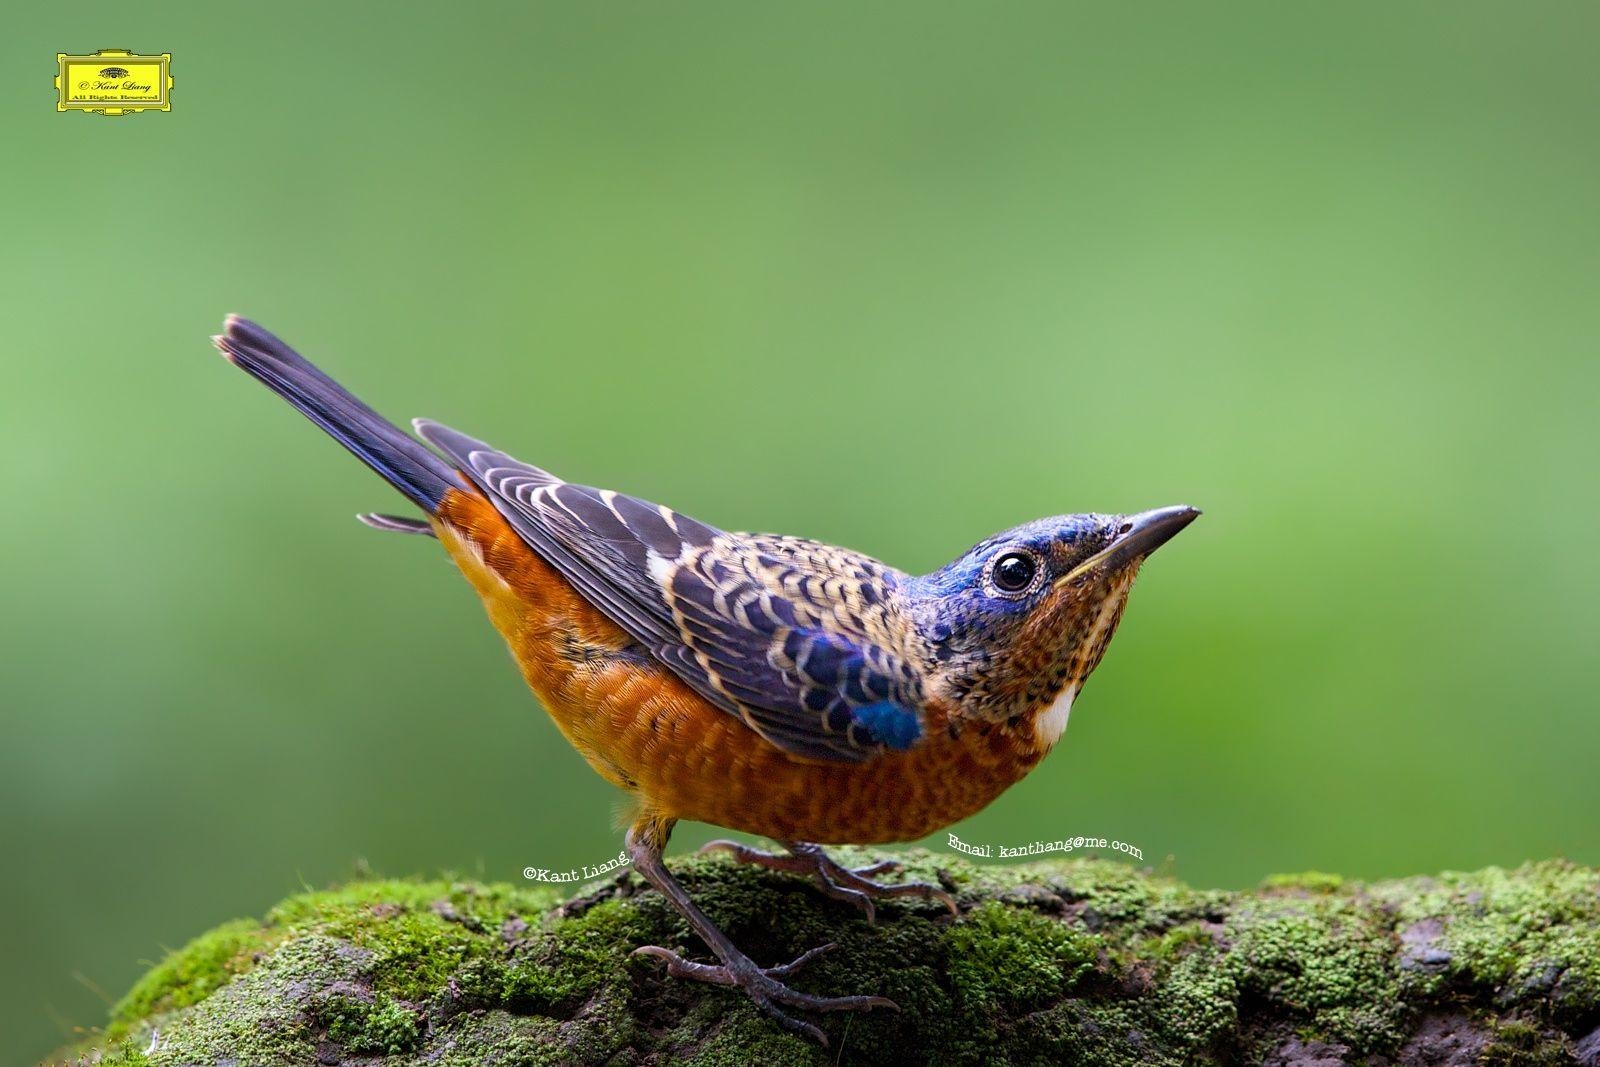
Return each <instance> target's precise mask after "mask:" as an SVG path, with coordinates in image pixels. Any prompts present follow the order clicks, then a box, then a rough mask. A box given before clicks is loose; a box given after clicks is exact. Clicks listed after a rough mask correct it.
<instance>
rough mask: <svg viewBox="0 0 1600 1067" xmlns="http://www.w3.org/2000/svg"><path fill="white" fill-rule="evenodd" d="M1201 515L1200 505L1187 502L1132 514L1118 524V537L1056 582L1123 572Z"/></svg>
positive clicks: (1061, 582) (1063, 583)
mask: <svg viewBox="0 0 1600 1067" xmlns="http://www.w3.org/2000/svg"><path fill="white" fill-rule="evenodd" d="M1199 516H1200V511H1199V509H1198V508H1191V507H1188V506H1187V505H1184V504H1179V505H1177V506H1176V507H1170V508H1156V509H1155V510H1154V511H1141V512H1140V513H1139V514H1137V515H1129V516H1127V517H1126V518H1124V519H1123V520H1122V523H1121V525H1120V526H1118V528H1117V537H1116V540H1114V541H1112V542H1111V544H1109V545H1107V546H1106V547H1105V548H1103V549H1101V550H1100V551H1099V552H1096V553H1095V554H1094V555H1092V556H1090V557H1089V558H1088V559H1086V560H1084V561H1083V562H1082V563H1080V564H1078V565H1077V566H1076V567H1074V568H1072V570H1071V571H1070V572H1068V573H1067V574H1064V575H1062V576H1061V577H1060V578H1058V579H1056V584H1057V585H1065V584H1067V583H1068V582H1071V581H1073V580H1075V579H1077V578H1081V577H1083V576H1084V575H1086V574H1089V573H1091V572H1098V573H1101V574H1107V573H1111V572H1113V571H1119V570H1121V569H1122V568H1123V567H1125V566H1127V565H1128V564H1130V563H1133V562H1134V561H1135V560H1140V559H1143V558H1144V557H1145V556H1148V555H1149V554H1150V553H1152V552H1154V551H1155V550H1156V549H1158V548H1160V547H1161V546H1162V545H1164V544H1166V543H1167V542H1168V541H1170V540H1172V539H1173V538H1174V537H1176V536H1177V533H1178V531H1179V530H1181V529H1183V528H1184V527H1185V526H1187V525H1189V524H1190V523H1191V522H1193V521H1194V520H1195V519H1197V518H1199Z"/></svg>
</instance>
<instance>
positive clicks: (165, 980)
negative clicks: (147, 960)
mask: <svg viewBox="0 0 1600 1067" xmlns="http://www.w3.org/2000/svg"><path fill="white" fill-rule="evenodd" d="M276 940H277V937H276V935H275V933H274V932H273V931H270V930H263V929H262V928H261V925H260V924H259V923H256V922H252V921H250V920H249V919H238V920H235V921H234V922H230V923H224V924H223V925H221V926H219V927H217V928H216V929H215V930H212V931H211V932H210V933H206V934H201V935H200V936H199V937H197V938H195V939H194V940H193V941H191V942H189V943H188V944H187V945H185V946H184V947H183V948H181V949H178V950H177V951H176V952H171V953H168V954H167V956H166V958H165V959H163V960H162V961H161V962H160V963H158V964H156V965H155V966H154V967H152V968H151V969H150V971H149V972H148V973H147V974H146V975H145V976H144V977H143V978H141V979H139V981H138V982H137V983H136V984H135V985H134V987H133V988H132V989H131V990H129V991H128V995H127V996H125V997H123V998H122V1000H121V1001H119V1002H118V1003H117V1005H116V1007H114V1008H113V1009H112V1010H111V1023H110V1025H109V1026H107V1028H106V1036H107V1037H108V1038H110V1039H112V1040H115V1039H117V1038H118V1037H120V1036H121V1035H123V1034H125V1033H127V1031H128V1027H129V1026H130V1025H131V1024H133V1023H136V1022H138V1021H140V1020H141V1019H148V1018H150V1017H151V1016H153V1015H159V1014H162V1013H164V1012H169V1011H174V1010H176V1009H179V1008H186V1007H188V1006H189V1005H191V1004H195V1003H198V1002H199V1001H201V1000H204V999H205V998H206V997H208V996H210V995H211V994H212V993H214V992H216V991H217V990H218V989H220V988H221V987H223V986H225V985H227V984H228V983H229V982H231V981H232V980H233V979H234V977H235V976H236V975H239V974H242V973H243V972H244V971H246V970H249V969H250V967H252V966H253V965H254V960H255V957H256V955H257V954H259V953H261V952H264V951H266V950H267V949H268V948H269V947H270V946H271V945H272V944H273V943H274V942H275V941H276Z"/></svg>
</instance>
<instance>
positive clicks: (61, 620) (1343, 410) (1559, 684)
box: [0, 3, 1600, 1062]
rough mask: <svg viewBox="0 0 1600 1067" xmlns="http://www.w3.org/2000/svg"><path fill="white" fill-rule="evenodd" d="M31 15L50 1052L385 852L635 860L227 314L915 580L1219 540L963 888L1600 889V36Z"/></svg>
mask: <svg viewBox="0 0 1600 1067" xmlns="http://www.w3.org/2000/svg"><path fill="white" fill-rule="evenodd" d="M7 22H8V25H7V31H6V33H5V34H4V36H3V38H0V60H3V62H0V71H3V73H4V79H3V83H0V84H3V88H4V91H3V92H0V116H3V123H4V125H3V129H4V133H5V150H4V151H5V155H6V157H7V161H6V163H5V165H4V167H3V169H0V181H3V182H4V189H3V201H0V202H3V204H4V211H5V217H4V228H3V233H0V239H3V245H0V247H3V252H0V286H3V288H0V292H3V294H4V296H3V298H0V306H3V307H4V309H5V321H4V325H3V333H0V338H3V339H0V361H3V370H4V375H3V379H0V446H3V447H0V487H3V489H4V500H5V507H6V512H7V514H6V519H5V521H4V522H3V523H0V604H3V608H4V615H3V619H4V622H3V625H4V627H5V632H4V652H3V656H0V705H3V724H4V725H3V729H4V734H3V744H0V857H3V860H0V863H3V865H4V868H5V870H6V872H7V873H6V876H5V878H4V879H3V880H0V915H3V916H4V918H3V919H0V931H3V936H4V944H3V951H0V1033H4V1034H5V1035H6V1041H5V1045H6V1055H7V1056H8V1057H13V1056H14V1057H16V1058H17V1059H18V1060H19V1062H20V1061H24V1060H26V1059H28V1058H30V1057H33V1056H39V1055H43V1054H44V1053H45V1052H46V1051H47V1050H48V1049H50V1048H51V1047H52V1046H54V1045H56V1044H58V1043H60V1042H62V1041H63V1040H65V1039H67V1038H69V1037H71V1036H72V1027H73V1026H75V1025H93V1024H95V1023H98V1022H100V1021H101V1020H102V1019H103V1018H104V1013H105V1005H104V1003H102V995H104V996H110V997H115V996H118V995H120V994H121V992H122V991H124V990H125V989H126V988H127V987H128V985H129V984H130V982H131V981H132V980H133V979H134V978H135V976H136V975H137V974H138V973H139V972H140V971H141V970H142V969H143V968H144V967H145V966H146V965H147V961H149V960H152V959H155V958H158V957H159V955H160V954H161V953H162V951H163V949H164V948H165V947H170V946H175V945H178V944H181V943H182V942H184V941H185V940H186V939H188V938H189V937H191V936H192V935H194V934H196V933H199V932H200V931H202V930H204V929H206V928H207V927H210V926H212V925H213V924H215V923H217V922H219V921H221V920H224V919H228V918H231V917H234V916H239V915H255V914H259V913H261V912H262V911H264V910H265V909H266V908H267V907H268V906H269V905H270V904H271V903H272V902H273V901H275V900H276V899H278V898H279V897H281V896H283V895H284V894H286V893H289V892H292V891H295V890H297V889H298V888H299V887H301V886H302V885H306V884H310V885H320V884H324V883H327V882H330V881H333V880H336V879H339V878H342V877H347V876H349V875H350V874H351V873H352V871H354V870H356V869H357V868H358V866H359V864H360V863H361V862H362V861H365V862H366V863H369V864H370V865H371V866H372V868H374V869H376V870H380V871H383V872H392V873H408V872H436V871H440V870H449V871H457V872H462V873H464V874H470V875H476V876H482V877H486V878H493V879H509V880H515V879H517V878H519V877H520V874H519V872H520V870H521V868H522V867H523V866H524V865H527V864H536V865H539V866H550V867H567V866H572V865H576V864H582V863H593V862H597V861H600V860H603V859H605V858H607V857H609V856H611V855H614V854H615V852H616V850H617V847H618V840H619V835H618V833H617V832H616V831H615V830H614V829H613V827H612V818H613V816H612V809H613V805H614V797H613V796H612V794H611V791H610V790H609V787H607V786H605V785H604V784H603V783H602V782H601V781H600V780H599V779H598V778H597V777H596V776H594V775H593V774H592V773H591V772H590V771H589V770H588V769H587V768H586V767H585V766H584V765H583V763H582V762H581V761H580V759H579V758H578V757H577V755H576V754H574V753H573V752H572V751H571V750H570V749H569V748H568V747H567V745H566V744H564V743H563V742H562V740H561V738H560V737H559V736H558V735H557V733H556V731H555V729H554V728H553V726H552V725H551V724H550V723H549V721H548V720H547V719H546V718H545V717H544V716H543V715H542V713H540V712H539V710H538V708H537V707H536V706H535V704H534V703H533V701H532V700H531V698H530V697H529V696H528V695H527V694H526V692H525V691H524V689H523V686H522V683H521V681H520V680H519V679H518V677H517V675H516V673H515V671H514V670H513V669H512V667H511V665H510V663H509V662H508V660H507V657H506V654H505V652H504V650H503V647H502V645H501V643H500V641H499V639H498V638H497V637H496V636H495V634H494V633H493V631H492V630H491V629H490V627H489V625H488V623H487V622H486V620H485V619H484V617H483V613H482V611H481V609H480V608H479V606H478V604H477V603H476V602H475V601H474V599H473V597H472V596H471V594H470V592H469V591H468V589H467V588H466V586H465V584H464V583H462V582H461V581H460V580H459V578H458V577H457V576H456V575H455V574H454V573H453V571H452V570H451V568H450V567H449V566H448V564H447V563H446V561H445V560H444V558H443V557H442V555H441V554H440V553H439V551H438V550H437V547H436V546H435V545H433V544H431V543H429V542H426V541H422V540H420V539H407V538H402V537H385V536H381V535H379V534H376V533H373V532H371V531H368V530H364V529H362V528H361V527H359V526H358V525H356V523H355V522H354V521H353V519H352V518H351V516H352V515H353V514H354V512H356V511H357V510H360V509H366V508H374V507H375V508H380V509H381V508H393V507H396V506H397V505H399V504H400V501H399V499H398V498H397V497H395V496H393V494H391V493H390V492H389V491H388V490H387V489H386V488H385V487H384V486H383V485H382V484H381V483H380V482H379V481H377V480H376V479H375V478H374V477H373V476H372V475H370V474H369V473H368V472H366V471H365V470H364V469H363V468H362V467H360V466H359V465H358V464H356V463H355V462H354V461H352V460H351V459H350V458H348V457H347V456H346V455H344V454H343V453H342V452H341V451H340V450H339V449H338V448H337V447H336V446H335V445H334V444H333V443H332V442H330V441H328V440H326V439H325V438H323V437H322V435H321V434H320V433H318V432H317V431H315V430H314V429H313V428H312V427H311V426H310V425H309V424H307V423H305V422H304V421H303V420H301V419H300V418H298V417H297V416H295V415H294V414H293V413H292V412H291V411H290V410H288V409H287V408H286V407H285V406H284V405H283V404H282V403H281V402H280V401H278V400H276V399H275V398H273V397H272V396H270V395H269V394H268V393H267V392H266V391H265V390H263V389H262V388H261V387H260V386H258V385H256V384H255V383H254V382H252V381H250V380H249V379H247V378H246V377H244V376H243V375H241V374H239V373H238V372H236V371H234V370H232V369H231V368H229V367H228V366H227V365H226V364H224V363H223V362H222V361H221V360H220V359H218V358H217V357H216V356H215V354H214V353H213V352H212V350H211V348H210V347H209V345H208V344H207V342H206V337H207V335H208V334H210V333H212V332H214V331H215V330H216V328H217V326H218V324H219V322H220V319H221V317H222V315H223V314H224V313H225V312H229V311H238V312H242V313H246V314H249V315H251V316H253V317H255V318H258V319H260V320H261V321H262V322H264V323H266V324H268V325H269V326H271V327H272V328H273V329H275V330H278V331H280V332H281V333H283V334H284V335H285V336H286V337H287V338H288V339H290V340H291V341H292V342H294V343H295V344H297V345H299V346H300V347H302V348H303V349H304V350H305V351H306V352H307V353H308V354H310V355H311V356H312V357H313V358H314V359H317V360H319V361H321V362H323V363H324V365H325V366H327V367H328V368H329V369H330V370H331V371H332V372H334V373H335V374H336V375H338V376H339V377H341V378H342V379H344V380H345V381H347V382H348V383H349V384H350V385H351V386H352V387H353V388H354V389H355V390H356V391H357V392H358V393H360V394H361V395H363V397H364V398H366V399H367V400H369V401H371V402H372V403H373V404H374V405H375V406H377V407H379V408H380V409H382V410H384V411H386V412H390V413H392V414H393V415H395V416H396V417H409V416H413V415H428V416H432V417H435V418H439V419H443V420H446V421H449V422H452V423H455V424H457V425H459V426H461V427H463V428H464V429H467V430H469V431H472V432H475V433H477V434H480V435H482V436H485V437H487V438H488V439H490V440H492V441H494V442H496V443H498V444H500V445H501V446H502V447H505V448H508V449H510V450H511V451H513V452H515V453H516V454H518V455H521V456H523V457H525V458H527V459H529V460H533V461H536V462H538V463H541V464H544V465H547V466H549V467H551V468H553V469H554V470H556V471H558V472H560V473H561V474H563V475H565V476H567V477H570V478H573V479H576V480H581V481H588V482H591V483H595V484H599V485H602V486H607V487H613V488H617V489H623V490H627V491H631V492H635V493H639V494H641V495H644V496H646V497H649V498H653V499H658V500H662V501H666V502H670V503H671V504H673V505H675V506H677V507H680V508H682V509H683V510H685V511H687V512H688V513H690V514H693V515H696V516H698V517H701V518H704V519H706V520H708V521H711V522H714V523H717V524H720V525H723V526H726V527H730V528H736V529H738V528H758V529H772V530H779V531H784V532H790V533H798V534H805V535H810V536H813V537H818V538H822V539H825V540H829V541H834V542H839V543H843V544H846V545H850V546H853V547H857V548H860V549H863V550H866V551H869V552H871V553H873V554H876V555H879V556H881V557H883V558H885V559H888V560H889V561H891V562H893V563H896V564H898V565H900V566H903V567H905V568H908V569H914V570H921V569H928V568H932V567H934V566H936V565H938V564H940V563H942V562H944V561H945V560H946V559H947V558H948V557H950V556H952V555H954V554H955V553H956V552H957V551H959V550H961V549H963V548H965V547H966V546H967V545H968V544H970V543H971V542H973V541H975V540H977V539H978V538H979V537H981V536H983V535H985V534H987V533H989V532H990V531H992V530H994V529H997V528H1000V527H1004V526H1007V525H1010V524H1012V523H1015V522H1018V521H1022V520H1025V519H1028V518H1032V517H1035V516H1038V515H1042V514H1050V513H1057V512H1063V511H1074V510H1091V509H1096V510H1133V509H1140V508H1145V507H1150V506H1154V505H1161V504H1169V503H1174V502H1180V501H1182V502H1191V503H1194V504H1196V505H1199V506H1201V507H1203V508H1204V509H1205V511H1206V515H1205V518H1204V519H1203V520H1201V521H1200V522H1199V523H1197V524H1196V525H1195V526H1194V527H1193V528H1192V529H1191V530H1190V531H1189V532H1187V533H1185V534H1184V535H1183V537H1182V538H1180V539H1179V540H1178V541H1176V542H1174V543H1173V545H1172V546H1171V547H1170V548H1168V549H1167V550H1166V551H1164V552H1163V553H1161V555H1160V556H1159V557H1157V559H1156V560H1155V561H1154V563H1153V564H1152V565H1151V566H1150V567H1149V568H1148V569H1147V571H1146V573H1145V576H1144V579H1143V581H1142V582H1141V585H1140V589H1139V591H1138V592H1137V593H1136V595H1135V597H1134V604H1133V606H1132V608H1131V610H1130V611H1129V614H1128V617H1127V621H1126V622H1125V624H1124V626H1123V629H1122V632H1121V636H1120V637H1119V638H1118V639H1117V641H1116V644H1115V646H1114V648H1113V650H1112V652H1111V654H1110V656H1109V657H1108V658H1107V660H1106V662H1105V664H1104V666H1102V668H1101V669H1100V672H1099V674H1098V675H1097V676H1096V679H1095V681H1094V682H1093V684H1092V685H1090V687H1089V688H1088V690H1087V692H1086V694H1085V696H1084V697H1083V699H1082V700H1081V701H1080V702H1079V704H1078V707H1077V710H1076V714H1075V715H1074V717H1073V722H1072V725H1071V729H1070V730H1069V732H1068V735H1067V738H1066V742H1065V744H1064V745H1063V747H1062V748H1060V749H1059V750H1058V751H1057V752H1056V753H1055V754H1054V755H1053V756H1052V757H1051V758H1050V759H1049V760H1048V761H1047V762H1046V763H1045V764H1044V766H1043V767H1041V768H1040V770H1038V771H1037V772H1036V773H1035V774H1033V775H1032V777H1030V778H1029V779H1028V780H1026V781H1025V782H1023V783H1022V784H1020V785H1019V786H1017V787H1016V788H1014V789H1012V790H1011V791H1010V792H1009V793H1007V794H1006V795H1005V796H1004V797H1003V798H1001V799H1000V800H999V801H998V802H996V803H995V804H994V805H993V806H991V807H990V808H989V809H988V810H987V811H985V812H983V813H982V814H981V815H979V816H977V817H976V818H974V819H972V820H971V821H969V822H968V823H965V824H962V825H961V826H959V827H957V828H956V830H957V832H958V833H960V834H961V836H962V837H964V838H965V839H967V840H969V841H974V842H989V843H1003V844H1015V843H1022V842H1026V841H1028V840H1031V839H1034V838H1052V837H1058V836H1064V835H1071V834H1093V835H1103V836H1107V837H1115V838H1120V839H1122V840H1125V841H1129V842H1132V843H1134V844H1135V845H1137V846H1138V847H1140V848H1141V849H1142V850H1143V852H1144V855H1145V858H1146V861H1147V862H1149V863H1152V864H1155V865H1157V866H1161V867H1163V868H1165V869H1167V870H1169V871H1171V872H1173V873H1175V874H1177V875H1179V876H1181V877H1184V878H1186V879H1189V880H1191V881H1193V882H1195V883H1198V884H1201V885H1218V886H1239V885H1245V884H1250V883H1253V882H1255V881H1257V880H1258V879H1260V878H1261V877H1262V876H1264V875H1266V874H1267V873H1269V872H1273V871H1280V870H1291V869H1301V868H1308V867H1317V868H1324V869H1331V870H1337V871H1341V872H1343V873H1346V874H1349V875H1355V876H1363V877H1365V876H1383V875H1395V874H1401V873H1408V872H1419V871H1429V870H1433V869H1437V868H1444V867H1474V866H1479V865H1483V864H1491V863H1493V864H1515V863H1518V862H1520V861H1522V860H1524V859H1527V858H1530V857H1544V856H1551V855H1568V856H1571V857H1573V858H1575V859H1579V860H1583V861H1587V862H1591V863H1595V862H1600V829H1597V820H1596V816H1597V814H1600V776H1597V775H1596V774H1595V766H1596V761H1597V757H1600V715H1597V714H1596V696H1595V692H1596V690H1595V684H1594V683H1595V677H1594V674H1595V672H1594V663H1595V646H1596V638H1597V629H1600V627H1597V623H1600V597H1597V596H1596V589H1597V581H1600V554H1597V551H1596V550H1597V538H1596V533H1597V526H1600V493H1597V491H1596V487H1595V477H1594V465H1595V459H1596V455H1597V447H1596V446H1597V440H1596V438H1597V434H1596V429H1595V402H1596V389H1597V386H1600V369H1597V362H1596V338H1597V335H1600V301H1597V300H1596V297H1595V290H1596V275H1597V267H1600V166H1597V164H1600V134H1597V129H1600V126H1597V124H1600V79H1597V78H1596V76H1595V70H1596V55H1595V41H1596V39H1597V37H1596V34H1597V31H1600V9H1597V8H1596V7H1595V6H1594V5H1592V4H1584V3H1566V4H1563V3H1550V4H1540V5H1531V6H1530V5H1522V6H1510V5H1504V4H1462V3H1422V4H1410V5H1392V4H1340V5H1321V6H1313V5H1279V4H1262V5H1259V6H1244V5H1224V6H1206V7H1204V8H1202V7H1201V6H1197V5H1172V6H1163V5H1145V6H1142V7H1141V8H1140V10H1139V11H1138V12H1133V11H1131V10H1122V9H1119V10H1115V11H1108V10H1097V9H1095V8H1091V7H1087V6H1068V5H1062V4H1045V5H1038V6H1032V5H1022V4H1013V5H1006V6H1004V7H998V6H996V7H991V6H987V5H971V6H966V5H962V6H950V5H933V6H930V5H926V4H907V5H903V6H888V5H873V7H872V9H871V10H870V11H868V10H864V9H862V8H861V7H860V6H859V5H854V4H849V5H837V6H819V5H798V6H793V7H791V8H789V9H783V8H780V7H779V6H778V5H746V4H726V5H710V4H687V5H674V6H666V5H647V4H637V5H603V6H602V5H594V6H590V5H570V6H560V7H555V6H549V5H538V6H524V5H519V4H503V5H481V6H472V5H455V6H453V7H450V8H449V9H448V10H445V11H442V12H437V11H436V12H435V13H433V14H429V15H420V14H410V13H401V12H399V11H397V10H396V9H393V8H389V7H379V6H377V5H372V6H356V5H348V6H343V5H342V6H334V5H313V4H274V5H266V6H259V5H258V6H254V7H246V6H235V5H227V6H214V5H202V4H175V5H169V6H167V7H166V8H165V10H164V11H161V12H154V11H149V12H146V11H139V12H135V11H134V10H132V9H130V8H129V7H128V6H127V5H111V4H107V3H90V4H81V5H74V6H73V7H72V8H71V9H70V10H69V9H67V8H64V7H61V6H59V5H58V6H56V7H54V8H51V7H48V6H45V5H37V4H35V5H26V6H22V7H19V8H18V9H17V10H15V11H13V12H12V13H11V14H10V15H9V16H8V20H7ZM109 47H125V48H132V49H134V50H142V51H155V52H160V51H171V52H172V53H173V54H174V62H173V72H174V75H175V76H176V78H177V88H176V90H175V93H174V96H173V100H174V109H173V111H172V112H171V113H170V114H156V115H142V116H136V117H131V118H124V119H116V120H111V119H105V118H101V117H98V116H89V115H82V114H66V115H58V114H56V113H54V111H53V110H52V108H53V101H52V95H51V89H50V80H51V75H52V68H53V63H54V55H55V53H56V52H57V51H80V50H83V51H88V50H94V49H97V48H109ZM486 64H493V65H494V66H495V69H497V70H498V71H501V72H502V73H503V74H504V75H505V77H503V78H502V79H500V80H492V79H487V78H485V77H482V76H479V74H478V73H477V72H479V71H480V70H481V69H483V68H484V66H485V65H486ZM711 833H712V831H711V830H709V829H708V828H705V827H700V826H686V827H684V828H682V830H681V831H680V834H679V836H678V838H677V839H676V841H675V847H676V848H678V849H684V848H688V847H692V846H694V845H696V844H698V843H699V842H701V841H703V840H705V839H706V838H707V837H708V836H710V835H711ZM934 845H935V847H943V842H942V841H936V842H934ZM102 991H103V994H102Z"/></svg>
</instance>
